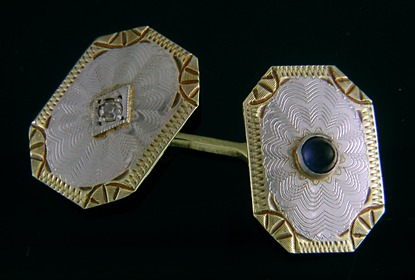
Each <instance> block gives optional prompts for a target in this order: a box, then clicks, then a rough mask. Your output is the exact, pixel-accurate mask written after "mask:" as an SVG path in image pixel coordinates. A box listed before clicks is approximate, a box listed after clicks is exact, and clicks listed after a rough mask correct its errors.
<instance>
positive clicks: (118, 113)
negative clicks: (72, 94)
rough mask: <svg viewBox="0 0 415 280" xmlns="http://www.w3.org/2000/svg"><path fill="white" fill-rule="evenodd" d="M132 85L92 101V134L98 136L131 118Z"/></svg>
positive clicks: (127, 121)
mask: <svg viewBox="0 0 415 280" xmlns="http://www.w3.org/2000/svg"><path fill="white" fill-rule="evenodd" d="M132 92H133V87H132V86H131V85H125V86H122V87H119V88H117V89H115V90H112V91H110V92H107V93H104V94H101V95H99V96H97V97H96V98H94V100H93V102H92V110H91V114H92V129H91V135H92V136H94V137H96V136H100V135H101V134H103V133H104V132H107V131H109V130H112V129H114V128H116V127H119V126H120V125H123V124H125V123H129V122H130V120H131V108H132V107H131V106H132V104H131V103H132V98H131V96H132Z"/></svg>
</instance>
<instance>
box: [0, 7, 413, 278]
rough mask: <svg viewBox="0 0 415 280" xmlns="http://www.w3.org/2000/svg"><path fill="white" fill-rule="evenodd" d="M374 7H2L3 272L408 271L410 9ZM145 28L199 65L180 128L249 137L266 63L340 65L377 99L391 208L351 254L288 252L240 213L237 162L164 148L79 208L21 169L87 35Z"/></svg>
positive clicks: (243, 178) (319, 274) (246, 199)
mask: <svg viewBox="0 0 415 280" xmlns="http://www.w3.org/2000/svg"><path fill="white" fill-rule="evenodd" d="M386 3H387V2H383V1H360V2H359V4H356V5H354V4H349V3H348V2H347V1H340V2H333V1H307V2H298V1H292V2H289V1H273V2H266V1H252V2H225V1H222V2H219V3H216V2H211V1H210V2H193V1H175V2H159V1H129V2H123V1H79V2H77V1H65V2H63V1H55V2H51V3H49V2H45V1H30V2H22V1H15V2H9V3H8V4H7V5H6V6H5V7H3V8H2V10H1V18H2V22H3V24H2V34H1V41H0V42H1V49H2V52H1V53H2V56H1V69H2V70H1V71H2V75H1V81H2V87H1V88H2V89H1V93H2V102H1V104H2V112H3V117H2V122H3V126H2V128H3V129H2V132H1V133H2V134H1V135H2V137H1V138H2V143H3V144H2V160H3V162H4V163H5V165H3V168H2V170H3V172H2V179H3V180H2V188H1V190H2V191H1V194H2V201H3V202H2V203H1V205H2V209H3V211H2V213H3V215H1V218H0V221H1V229H0V230H1V231H0V232H1V236H0V245H1V248H0V258H1V259H0V278H1V279H190V278H192V279H235V278H248V279H277V278H281V277H290V278H291V279H297V278H303V279H360V278H366V277H368V278H390V277H392V276H394V277H396V276H399V275H400V276H403V275H406V274H408V273H409V272H410V271H413V257H411V255H410V253H413V251H414V249H415V248H414V245H413V238H414V237H413V234H414V233H413V230H414V221H415V215H414V210H413V206H412V205H413V201H414V199H413V197H414V194H415V193H414V183H413V179H411V178H413V175H412V173H411V171H410V169H412V165H411V164H408V163H407V161H405V158H410V157H411V156H412V154H411V149H410V148H408V146H409V144H410V143H411V142H412V141H411V140H410V139H411V138H412V137H413V136H411V131H412V130H413V121H414V118H413V114H412V112H411V107H412V106H413V105H411V95H413V92H412V90H410V88H409V86H407V84H409V83H405V80H408V79H409V80H410V79H412V78H411V77H412V76H413V74H412V73H411V69H410V67H409V65H410V64H411V63H412V62H413V61H412V60H411V59H410V58H411V55H413V54H412V53H413V43H412V45H411V38H412V37H413V33H414V31H413V30H414V27H415V26H414V24H413V21H411V17H412V12H413V11H414V6H413V4H412V3H413V1H406V2H405V1H388V3H387V4H386ZM144 25H149V26H151V27H152V28H153V29H155V30H157V31H158V32H160V33H161V34H163V35H164V36H166V37H167V38H169V39H171V40H172V41H174V42H175V43H177V44H179V45H180V46H182V47H184V48H185V49H187V50H188V51H190V52H192V53H193V54H195V55H196V56H197V57H198V58H199V64H200V73H201V95H200V104H201V105H200V107H199V109H198V110H197V112H196V113H195V114H194V115H193V116H192V118H191V119H190V120H189V122H188V123H187V124H186V126H185V128H184V130H183V131H185V132H188V133H195V134H198V135H204V136H210V137H215V138H221V139H226V140H231V141H238V142H243V141H245V135H244V123H243V117H242V102H243V100H244V99H245V97H246V96H247V95H248V94H249V92H250V91H251V89H252V88H253V87H254V86H255V84H256V83H257V82H258V81H259V79H260V77H261V76H262V75H263V74H264V73H265V72H266V71H267V69H268V68H269V67H270V66H272V65H310V64H323V65H325V64H332V65H336V66H337V67H338V68H339V69H340V70H341V71H343V72H344V73H345V74H346V75H347V76H349V78H350V79H351V80H352V81H353V82H354V83H355V84H356V85H358V86H359V87H360V88H361V89H362V90H363V91H364V92H365V93H366V94H367V95H368V96H369V97H370V98H371V99H372V100H373V101H374V104H375V109H376V115H377V122H378V136H379V142H380V150H381V159H382V165H383V166H382V167H383V176H384V188H385V194H386V209H387V211H386V214H385V215H384V216H383V218H382V219H381V220H380V221H379V223H378V224H377V225H376V226H375V228H374V229H373V230H372V232H371V233H370V235H369V236H368V237H367V238H366V240H365V241H364V242H363V243H362V244H361V246H360V247H359V248H358V249H357V251H356V252H355V253H348V254H314V255H291V254H288V253H286V252H285V250H284V249H282V248H281V247H280V246H279V245H278V244H277V243H276V242H275V241H274V240H273V239H272V238H271V237H270V236H269V235H268V233H267V232H266V231H265V230H264V229H263V228H262V227H261V225H260V224H259V223H258V222H257V221H256V220H255V219H254V217H253V216H252V208H251V194H250V186H249V174H248V167H247V164H246V163H245V162H243V161H240V160H238V159H233V158H227V157H224V156H216V155H210V154H204V153H200V152H193V151H184V150H181V149H178V148H169V149H168V150H167V151H166V153H165V155H164V156H163V157H162V159H161V160H160V162H159V163H158V164H157V166H156V168H155V169H154V170H153V172H152V173H151V174H150V176H149V177H148V178H147V179H146V180H145V182H144V183H143V184H142V186H140V189H139V190H138V191H137V192H136V193H135V194H133V195H131V196H130V197H128V198H126V199H123V200H121V201H118V202H116V203H112V204H109V205H106V206H101V207H97V208H94V209H90V210H82V209H81V208H80V207H78V206H77V205H75V204H74V203H72V202H71V201H69V200H67V199H65V198H64V197H62V196H61V195H59V194H58V193H55V192H54V191H53V190H51V189H50V188H48V187H47V186H45V185H43V184H42V183H40V182H38V181H37V180H36V179H34V178H32V177H31V171H30V161H29V151H28V140H27V139H28V138H27V132H28V128H29V124H30V122H31V121H32V120H33V119H35V117H36V115H37V114H38V112H39V111H40V109H41V108H42V107H43V106H44V104H45V103H46V102H47V101H48V99H49V98H50V96H51V95H52V94H53V92H54V91H55V89H56V88H57V87H58V86H59V84H60V83H61V81H62V80H63V79H64V78H65V76H66V75H67V73H68V72H69V70H70V69H71V68H72V66H73V65H74V64H75V62H76V61H77V60H78V58H79V57H80V56H81V55H82V54H83V52H84V51H85V49H86V48H87V47H88V46H89V44H90V43H91V42H92V41H93V40H94V39H95V38H96V37H98V36H102V35H105V34H110V33H113V32H116V31H120V30H125V29H131V28H134V27H138V26H144ZM412 71H413V70H412ZM404 83H405V84H404ZM411 88H412V87H411ZM4 166H6V169H4ZM3 275H4V276H3ZM408 275H409V274H408Z"/></svg>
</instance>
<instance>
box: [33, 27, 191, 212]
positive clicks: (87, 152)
mask: <svg viewBox="0 0 415 280" xmlns="http://www.w3.org/2000/svg"><path fill="white" fill-rule="evenodd" d="M198 103H199V69H198V60H197V58H196V57H195V56H193V55H192V54H190V53H189V52H187V51H186V50H184V49H182V48H181V47H179V46H178V45H176V44H175V43H173V42H171V41H170V40H168V39H167V38H165V37H164V36H162V35H160V34H159V33H157V32H156V31H155V30H153V29H151V28H149V27H139V28H134V29H131V30H127V31H122V32H118V33H115V34H111V35H107V36H103V37H100V38H98V39H96V40H95V41H94V42H93V43H92V44H91V46H90V47H89V48H88V49H87V50H86V52H85V53H84V55H83V56H82V57H81V58H80V60H79V61H78V62H77V63H76V65H75V66H74V68H73V69H72V71H71V72H70V73H69V74H68V76H67V77H66V78H65V80H64V81H63V82H62V84H61V85H60V86H59V87H58V89H57V90H56V92H55V93H54V94H53V95H52V97H51V99H50V100H49V101H48V103H47V104H46V105H45V107H44V108H43V109H42V110H41V112H40V113H39V115H38V116H37V117H36V119H35V120H34V121H33V122H32V124H31V126H30V130H29V139H30V158H31V165H32V174H33V176H34V177H36V178H37V179H39V180H40V181H42V182H43V183H45V184H46V185H48V186H49V187H51V188H53V189H54V190H56V191H57V192H59V193H61V194H62V195H64V196H65V197H67V198H68V199H70V200H72V201H74V202H75V203H77V204H78V205H79V206H81V207H82V208H91V207H94V206H97V205H101V204H105V203H108V202H112V201H115V200H118V199H121V198H124V197H126V196H128V195H130V194H131V193H132V192H134V191H135V190H136V189H137V188H138V186H139V185H140V184H141V182H142V181H143V180H144V178H145V177H146V176H147V174H148V173H149V172H150V171H151V170H152V168H153V167H154V165H155V164H156V162H157V161H158V160H159V158H160V157H161V155H162V154H163V152H164V150H165V149H166V148H167V146H168V145H169V143H170V142H171V140H172V139H173V138H174V136H175V135H176V134H177V132H178V131H179V130H180V128H181V127H182V126H183V125H184V123H185V122H186V120H187V119H188V118H189V117H190V115H191V114H192V113H193V111H194V110H195V109H196V108H197V106H198Z"/></svg>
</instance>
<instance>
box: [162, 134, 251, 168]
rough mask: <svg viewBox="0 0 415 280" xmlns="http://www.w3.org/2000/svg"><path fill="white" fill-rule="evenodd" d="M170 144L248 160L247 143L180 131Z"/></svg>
mask: <svg viewBox="0 0 415 280" xmlns="http://www.w3.org/2000/svg"><path fill="white" fill-rule="evenodd" d="M170 146H172V147H180V148H187V149H192V150H197V151H202V152H207V153H213V154H218V155H225V156H231V157H237V158H240V159H243V160H244V161H246V162H248V152H247V148H246V143H238V142H231V141H226V140H219V139H215V138H210V137H204V136H198V135H192V134H187V133H181V132H179V133H177V135H176V137H175V138H174V139H173V140H172V142H171V144H170Z"/></svg>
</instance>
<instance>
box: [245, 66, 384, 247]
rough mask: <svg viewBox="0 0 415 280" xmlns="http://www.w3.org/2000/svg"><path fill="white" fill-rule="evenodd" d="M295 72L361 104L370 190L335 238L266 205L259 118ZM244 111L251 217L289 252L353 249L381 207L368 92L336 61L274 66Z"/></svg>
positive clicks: (379, 180) (374, 125) (376, 150)
mask: <svg viewBox="0 0 415 280" xmlns="http://www.w3.org/2000/svg"><path fill="white" fill-rule="evenodd" d="M300 76H303V77H307V76H311V77H316V78H319V79H322V80H325V81H327V82H328V83H330V84H332V85H333V86H335V87H337V88H338V89H340V90H341V91H342V92H343V93H344V94H345V95H346V96H347V97H348V98H350V99H351V100H352V101H353V102H356V103H358V104H360V105H361V106H362V107H363V109H362V111H361V119H362V122H363V127H364V134H365V143H366V147H367V150H366V154H367V157H368V162H369V192H368V196H367V200H366V202H365V204H364V206H363V208H362V211H361V212H360V213H359V214H358V216H357V217H356V219H355V220H354V221H353V222H352V224H351V226H350V228H349V229H348V230H347V231H346V232H344V233H343V234H342V235H341V236H340V238H341V240H340V241H328V242H323V241H321V242H315V241H311V240H309V239H307V238H305V237H304V236H301V235H300V234H298V233H296V232H295V230H294V229H293V227H292V226H291V225H290V223H289V222H288V221H287V220H286V218H285V217H284V213H282V212H281V211H279V210H277V211H275V210H272V209H274V208H275V205H274V207H270V205H271V203H272V201H271V200H270V199H269V190H268V189H266V187H265V185H266V184H265V181H266V178H265V170H264V166H263V154H262V138H261V135H262V128H261V118H262V117H263V114H264V109H265V107H266V106H267V104H268V103H269V101H270V98H271V97H272V96H273V95H274V94H275V93H276V92H277V90H278V88H279V86H280V85H282V84H284V83H285V82H287V81H288V80H289V79H291V78H295V77H300ZM243 110H244V119H245V129H246V138H247V146H248V163H249V172H250V180H251V194H252V204H253V213H254V216H255V218H256V219H257V220H258V221H259V222H260V223H261V224H262V226H264V228H265V229H266V230H267V231H268V232H269V233H270V234H271V235H272V236H273V237H274V239H275V240H276V241H277V242H278V243H280V244H281V245H282V246H283V247H284V248H285V249H286V250H287V251H288V252H290V253H329V252H330V253H333V252H353V251H354V250H355V249H356V248H357V247H358V246H359V245H360V244H361V242H362V241H363V239H364V238H365V237H366V236H367V235H368V234H369V232H370V230H371V229H372V228H373V226H374V225H375V224H376V223H377V221H378V220H379V219H380V217H381V216H382V215H383V213H384V212H385V200H384V192H383V186H382V173H381V166H380V158H379V149H378V140H377V132H376V123H375V114H374V108H373V104H372V101H371V100H370V99H369V97H368V96H367V95H366V94H364V93H363V92H362V91H361V90H360V89H359V88H358V87H357V86H355V85H354V84H353V82H352V81H350V80H349V78H348V77H347V76H345V75H344V74H343V73H342V72H341V71H340V70H339V69H338V68H337V67H335V66H278V67H271V68H270V69H268V71H267V72H266V73H265V75H264V76H263V77H262V78H261V80H260V81H259V82H258V84H257V85H256V86H255V87H254V88H253V90H252V91H251V93H250V94H249V95H248V97H247V98H246V99H245V101H244V103H243ZM276 208H277V209H278V206H277V207H276Z"/></svg>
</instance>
